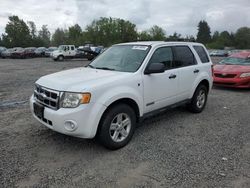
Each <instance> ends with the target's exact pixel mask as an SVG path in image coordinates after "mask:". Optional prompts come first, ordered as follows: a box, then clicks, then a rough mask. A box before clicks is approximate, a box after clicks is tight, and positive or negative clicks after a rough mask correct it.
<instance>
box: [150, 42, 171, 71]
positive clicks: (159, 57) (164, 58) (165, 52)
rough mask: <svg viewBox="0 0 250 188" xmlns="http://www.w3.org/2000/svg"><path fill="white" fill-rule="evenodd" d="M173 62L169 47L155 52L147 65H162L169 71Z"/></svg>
mask: <svg viewBox="0 0 250 188" xmlns="http://www.w3.org/2000/svg"><path fill="white" fill-rule="evenodd" d="M172 62H173V53H172V49H171V47H161V48H158V49H157V50H155V52H154V54H153V55H152V57H151V59H150V61H149V64H151V63H163V64H164V65H165V69H166V70H167V69H171V68H172Z"/></svg>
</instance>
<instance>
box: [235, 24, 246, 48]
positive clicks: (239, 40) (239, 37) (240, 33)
mask: <svg viewBox="0 0 250 188" xmlns="http://www.w3.org/2000/svg"><path fill="white" fill-rule="evenodd" d="M235 46H236V48H239V49H244V48H245V49H250V28H249V27H242V28H239V29H238V30H237V32H236V34H235Z"/></svg>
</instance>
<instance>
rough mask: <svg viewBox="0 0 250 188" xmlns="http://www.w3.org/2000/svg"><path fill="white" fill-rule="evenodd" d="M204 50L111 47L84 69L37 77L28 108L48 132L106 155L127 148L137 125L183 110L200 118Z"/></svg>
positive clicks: (207, 82) (205, 79) (206, 87)
mask: <svg viewBox="0 0 250 188" xmlns="http://www.w3.org/2000/svg"><path fill="white" fill-rule="evenodd" d="M212 83H213V80H212V62H211V59H210V57H209V55H208V53H207V50H206V49H205V47H204V46H203V45H202V44H199V43H187V42H134V43H124V44H118V45H114V46H112V47H110V48H109V49H107V50H106V51H105V52H103V53H102V54H101V55H100V56H98V57H97V58H96V59H95V60H94V61H92V62H91V63H90V64H89V65H88V66H86V67H81V68H75V69H71V70H66V71H62V72H58V73H54V74H50V75H47V76H43V77H41V78H40V79H39V80H37V81H36V84H35V90H34V94H33V95H32V96H31V99H30V107H31V111H32V113H33V115H34V117H35V118H36V119H37V120H38V121H39V122H40V123H42V124H44V125H45V126H46V127H48V128H50V129H52V130H54V131H57V132H60V133H63V134H67V135H71V136H75V137H80V138H94V137H97V138H98V140H99V141H100V143H101V144H102V145H104V146H105V147H107V148H109V149H118V148H121V147H123V146H125V145H126V144H127V143H128V142H129V141H130V139H131V138H132V136H133V133H134V131H135V127H136V123H137V122H139V121H141V120H142V119H144V118H145V117H148V116H150V115H152V114H155V113H157V112H159V111H162V110H163V109H166V108H169V107H173V106H177V105H182V104H186V105H187V106H188V109H189V110H190V111H192V112H195V113H199V112H201V111H202V110H203V109H204V107H205V105H206V102H207V96H208V93H209V91H210V89H211V87H212Z"/></svg>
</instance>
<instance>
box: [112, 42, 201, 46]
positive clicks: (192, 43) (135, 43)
mask: <svg viewBox="0 0 250 188" xmlns="http://www.w3.org/2000/svg"><path fill="white" fill-rule="evenodd" d="M164 44H169V45H171V44H172V45H176V44H178V45H182V44H183V45H187V44H191V45H197V44H198V45H202V44H200V43H196V42H177V41H173V42H166V41H138V42H128V43H121V44H117V45H147V46H158V45H164Z"/></svg>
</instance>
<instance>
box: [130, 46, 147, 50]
mask: <svg viewBox="0 0 250 188" xmlns="http://www.w3.org/2000/svg"><path fill="white" fill-rule="evenodd" d="M132 49H133V50H147V49H148V47H147V46H133V48H132Z"/></svg>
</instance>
